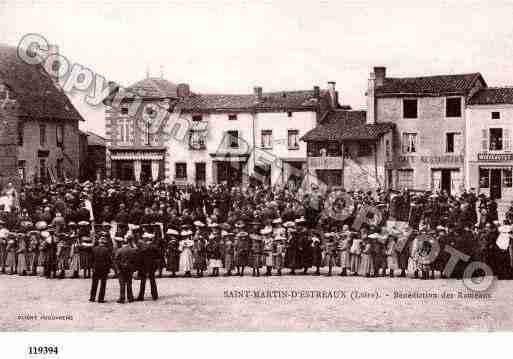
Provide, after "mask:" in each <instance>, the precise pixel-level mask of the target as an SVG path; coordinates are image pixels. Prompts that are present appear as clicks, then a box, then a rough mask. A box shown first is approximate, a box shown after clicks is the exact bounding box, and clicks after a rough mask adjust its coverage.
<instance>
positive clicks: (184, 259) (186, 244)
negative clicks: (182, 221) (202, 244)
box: [178, 230, 194, 277]
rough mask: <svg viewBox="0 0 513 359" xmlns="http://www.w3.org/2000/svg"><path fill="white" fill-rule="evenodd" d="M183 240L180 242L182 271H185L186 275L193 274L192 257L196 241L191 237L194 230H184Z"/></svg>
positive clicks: (182, 233)
mask: <svg viewBox="0 0 513 359" xmlns="http://www.w3.org/2000/svg"><path fill="white" fill-rule="evenodd" d="M180 234H181V236H182V240H181V241H180V244H179V247H178V249H179V251H180V265H179V267H180V271H182V272H184V274H185V276H186V277H190V276H191V270H192V268H193V259H192V247H193V246H194V241H193V240H192V239H191V236H192V232H191V231H189V230H185V231H182V232H181V233H180Z"/></svg>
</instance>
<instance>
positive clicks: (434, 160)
mask: <svg viewBox="0 0 513 359" xmlns="http://www.w3.org/2000/svg"><path fill="white" fill-rule="evenodd" d="M397 160H398V162H409V163H415V162H420V163H430V164H439V163H459V164H461V163H463V161H464V156H463V155H441V156H399V157H398V158H397Z"/></svg>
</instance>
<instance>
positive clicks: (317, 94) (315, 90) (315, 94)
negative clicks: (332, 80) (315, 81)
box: [313, 86, 321, 100]
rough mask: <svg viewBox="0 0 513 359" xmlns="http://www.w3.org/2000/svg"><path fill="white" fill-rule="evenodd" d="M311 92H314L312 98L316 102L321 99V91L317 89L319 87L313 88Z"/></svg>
mask: <svg viewBox="0 0 513 359" xmlns="http://www.w3.org/2000/svg"><path fill="white" fill-rule="evenodd" d="M313 92H314V98H316V99H317V100H318V99H319V98H320V97H321V89H320V88H319V86H314V87H313Z"/></svg>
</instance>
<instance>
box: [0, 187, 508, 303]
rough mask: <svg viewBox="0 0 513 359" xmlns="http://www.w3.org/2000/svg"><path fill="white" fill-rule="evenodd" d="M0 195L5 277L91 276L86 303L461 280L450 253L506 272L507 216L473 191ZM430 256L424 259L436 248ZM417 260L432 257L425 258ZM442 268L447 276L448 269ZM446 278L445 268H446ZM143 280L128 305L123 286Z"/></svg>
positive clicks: (170, 190) (59, 190)
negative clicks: (272, 283) (294, 278)
mask: <svg viewBox="0 0 513 359" xmlns="http://www.w3.org/2000/svg"><path fill="white" fill-rule="evenodd" d="M2 194H3V195H2V196H1V197H0V270H1V273H2V274H17V275H19V276H25V275H41V276H44V277H47V278H57V279H62V278H80V277H83V278H92V286H91V295H90V300H91V301H94V300H96V293H97V290H98V286H99V287H100V290H99V296H98V301H99V302H103V301H104V297H105V286H106V280H107V278H108V276H109V275H111V274H112V275H113V276H115V277H117V278H118V279H119V282H120V298H119V300H118V301H119V302H120V303H123V302H125V300H128V301H133V300H134V299H136V300H144V292H145V284H146V281H147V280H149V282H150V287H151V295H152V298H153V299H157V298H158V291H157V285H156V281H155V275H157V276H159V277H163V276H166V277H176V276H184V277H202V276H205V275H208V276H212V277H217V276H220V275H223V276H244V275H248V274H250V275H252V276H256V277H258V276H271V275H278V276H280V275H284V274H287V275H308V274H311V275H321V269H322V274H325V275H328V276H330V275H340V276H363V277H376V276H387V277H394V276H400V277H411V278H420V279H434V278H435V277H442V278H445V277H455V278H460V277H462V276H463V272H464V269H465V264H466V263H465V261H459V262H458V263H457V264H456V266H455V267H454V268H449V267H450V266H447V263H448V260H449V257H450V252H449V251H446V250H445V248H446V247H447V246H451V247H452V248H454V249H457V250H458V251H460V252H462V253H464V254H465V255H466V256H468V258H470V260H473V261H480V262H482V263H486V264H487V265H488V266H489V267H490V268H491V270H492V271H493V273H494V275H496V276H497V277H498V278H501V279H509V278H511V276H512V268H513V251H512V244H513V243H510V233H511V232H512V229H513V226H512V223H513V209H511V210H510V211H508V212H507V213H506V215H505V220H504V221H503V223H499V221H498V212H497V203H496V202H495V201H494V200H493V199H491V198H487V197H486V196H485V195H483V194H480V195H477V194H476V193H475V190H473V189H471V190H470V191H464V192H463V193H461V194H459V195H458V196H451V195H448V194H447V193H445V192H442V193H432V192H412V191H408V190H406V189H405V190H402V191H393V190H380V189H377V190H376V191H374V192H373V191H369V192H364V191H347V192H346V191H344V190H343V189H331V190H327V191H321V190H320V189H319V188H318V186H315V185H313V186H312V187H311V188H309V189H308V190H307V191H303V190H301V189H298V190H290V189H288V188H284V187H271V186H260V185H259V186H256V185H250V186H246V187H241V186H237V187H229V186H227V185H226V184H219V185H218V184H216V185H210V186H193V185H191V186H186V187H183V186H177V185H175V184H165V183H153V184H140V185H123V184H122V183H119V182H117V181H110V180H106V181H102V182H100V181H99V182H94V183H93V182H85V183H78V182H76V181H75V182H73V181H67V182H65V183H56V184H36V185H24V186H22V188H20V189H18V190H16V189H15V188H14V186H12V185H8V186H6V188H4V189H3V192H2ZM435 248H436V249H437V253H435V254H436V255H435V256H433V255H432V254H433V250H434V249H435ZM426 258H429V260H427V259H426ZM448 268H449V269H448ZM448 270H450V272H448ZM133 277H135V278H138V279H140V280H141V284H140V291H139V295H138V296H137V298H134V295H133V291H132V278H133Z"/></svg>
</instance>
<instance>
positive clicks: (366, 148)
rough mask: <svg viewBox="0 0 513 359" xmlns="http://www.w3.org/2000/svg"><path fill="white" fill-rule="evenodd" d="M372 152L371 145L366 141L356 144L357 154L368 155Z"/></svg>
mask: <svg viewBox="0 0 513 359" xmlns="http://www.w3.org/2000/svg"><path fill="white" fill-rule="evenodd" d="M371 154H372V146H371V145H370V144H368V143H364V142H361V143H359V144H358V156H370V155H371Z"/></svg>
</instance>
